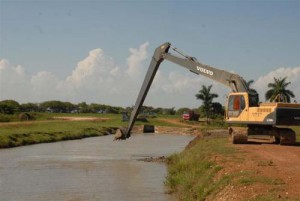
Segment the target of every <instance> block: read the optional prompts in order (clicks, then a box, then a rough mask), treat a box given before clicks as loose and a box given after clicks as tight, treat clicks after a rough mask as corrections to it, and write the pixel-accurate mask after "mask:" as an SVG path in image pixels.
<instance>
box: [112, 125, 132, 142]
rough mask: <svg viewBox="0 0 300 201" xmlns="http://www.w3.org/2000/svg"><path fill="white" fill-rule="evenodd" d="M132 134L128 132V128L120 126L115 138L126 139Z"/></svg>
mask: <svg viewBox="0 0 300 201" xmlns="http://www.w3.org/2000/svg"><path fill="white" fill-rule="evenodd" d="M129 137H130V135H128V134H127V129H126V128H118V129H117V130H116V133H115V139H114V140H126V138H129Z"/></svg>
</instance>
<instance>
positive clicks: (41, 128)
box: [0, 113, 180, 148]
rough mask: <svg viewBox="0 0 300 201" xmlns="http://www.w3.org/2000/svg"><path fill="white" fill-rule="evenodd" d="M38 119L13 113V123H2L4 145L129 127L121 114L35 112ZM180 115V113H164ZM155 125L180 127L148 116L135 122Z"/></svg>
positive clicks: (1, 144)
mask: <svg viewBox="0 0 300 201" xmlns="http://www.w3.org/2000/svg"><path fill="white" fill-rule="evenodd" d="M34 116H35V120H33V121H22V122H18V121H17V117H16V116H10V117H9V118H10V121H11V122H8V123H7V122H6V123H0V148H8V147H16V146H23V145H29V144H36V143H45V142H55V141H61V140H72V139H81V138H84V137H94V136H102V135H106V134H107V133H111V132H113V130H115V129H116V128H119V127H126V126H127V124H128V122H123V121H122V119H121V115H119V114H61V113H60V114H53V113H35V114H34ZM55 117H94V118H97V119H95V120H88V121H67V120H62V119H55ZM163 118H179V116H163ZM144 124H153V125H156V126H180V125H176V124H173V123H170V122H165V121H161V120H160V118H148V119H147V121H146V122H142V121H137V122H136V124H135V125H144Z"/></svg>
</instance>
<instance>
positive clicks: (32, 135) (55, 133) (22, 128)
mask: <svg viewBox="0 0 300 201" xmlns="http://www.w3.org/2000/svg"><path fill="white" fill-rule="evenodd" d="M112 128H113V126H105V125H102V124H101V123H99V122H86V121H85V122H83V121H82V122H79V121H78V122H76V121H74V122H71V121H60V122H59V121H53V122H39V123H32V124H26V125H23V124H16V125H7V126H1V127H0V148H8V147H16V146H23V145H29V144H37V143H45V142H56V141H62V140H73V139H81V138H85V137H94V136H102V135H106V134H107V132H112Z"/></svg>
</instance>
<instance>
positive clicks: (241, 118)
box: [116, 42, 300, 145]
mask: <svg viewBox="0 0 300 201" xmlns="http://www.w3.org/2000/svg"><path fill="white" fill-rule="evenodd" d="M171 50H173V52H174V53H175V54H174V53H171ZM164 60H168V61H170V62H172V63H175V64H178V65H179V66H182V67H184V68H187V69H188V70H189V71H191V72H193V73H195V74H197V75H202V76H205V77H207V78H210V79H212V80H214V81H216V82H219V83H221V84H224V85H225V86H227V87H230V88H231V89H232V92H231V93H229V95H228V99H227V104H226V110H225V115H224V116H225V121H226V122H227V123H228V124H229V125H230V127H229V129H228V130H229V134H230V135H231V139H232V143H234V144H243V143H247V141H248V135H268V136H271V137H272V138H274V139H275V142H276V143H280V144H281V145H293V144H295V142H296V134H295V132H294V131H293V130H292V129H290V128H287V126H300V104H296V103H282V102H275V103H273V102H272V103H260V102H259V98H258V97H259V96H258V94H257V93H256V92H253V91H251V90H249V88H248V86H247V85H246V82H245V80H244V79H243V78H242V77H241V76H239V75H237V74H234V73H230V72H227V71H224V70H220V69H217V68H214V67H211V66H209V65H205V64H202V63H200V62H199V61H197V59H196V58H195V57H190V56H187V55H185V54H183V53H182V52H181V51H179V50H178V49H177V48H175V47H173V46H172V45H171V44H170V43H168V42H167V43H164V44H162V45H160V46H159V47H157V48H156V50H155V52H154V55H153V57H152V60H151V63H150V66H149V68H148V71H147V74H146V76H145V79H144V82H143V85H142V87H141V90H140V92H139V95H138V97H137V100H136V103H135V106H134V108H133V110H132V112H131V115H130V118H129V123H128V127H127V128H123V129H119V130H118V131H117V132H116V139H126V138H129V137H130V133H131V130H132V127H133V125H134V122H135V120H136V118H137V115H138V113H139V111H140V109H141V106H142V104H143V102H144V100H145V98H146V96H147V93H148V91H149V88H150V86H151V84H152V81H153V79H154V76H155V74H156V72H157V69H158V68H159V66H160V64H161V63H162V62H163V61H164ZM232 125H245V126H244V129H241V128H236V127H232Z"/></svg>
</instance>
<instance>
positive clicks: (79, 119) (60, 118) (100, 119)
mask: <svg viewBox="0 0 300 201" xmlns="http://www.w3.org/2000/svg"><path fill="white" fill-rule="evenodd" d="M53 119H55V120H66V121H107V120H109V119H110V118H103V117H101V118H100V117H53Z"/></svg>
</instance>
